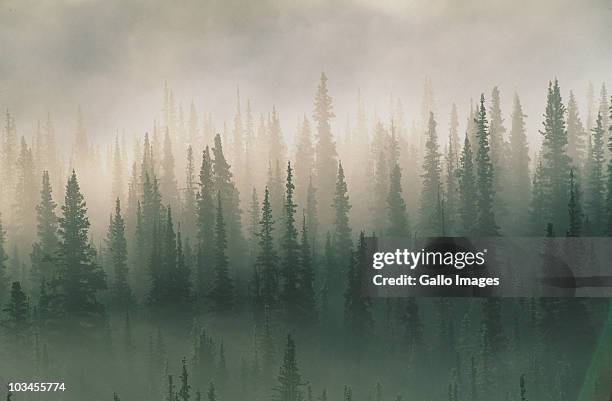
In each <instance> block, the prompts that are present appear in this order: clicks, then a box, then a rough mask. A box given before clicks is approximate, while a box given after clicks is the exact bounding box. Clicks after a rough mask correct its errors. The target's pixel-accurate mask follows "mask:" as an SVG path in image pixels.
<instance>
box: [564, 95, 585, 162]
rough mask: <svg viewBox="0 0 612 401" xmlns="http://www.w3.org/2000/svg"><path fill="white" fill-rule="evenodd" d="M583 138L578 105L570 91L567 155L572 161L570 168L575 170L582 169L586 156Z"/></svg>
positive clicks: (583, 133)
mask: <svg viewBox="0 0 612 401" xmlns="http://www.w3.org/2000/svg"><path fill="white" fill-rule="evenodd" d="M585 136H586V133H585V132H584V127H583V125H582V121H581V120H580V115H579V111H578V104H577V102H576V98H575V97H574V93H573V92H572V91H570V93H569V100H568V101H567V155H568V156H569V157H570V159H571V160H572V166H573V167H574V168H575V169H582V167H583V165H584V161H585V160H584V159H585V157H587V156H588V155H585V138H584V137H585Z"/></svg>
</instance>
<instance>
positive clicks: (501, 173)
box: [489, 86, 509, 214]
mask: <svg viewBox="0 0 612 401" xmlns="http://www.w3.org/2000/svg"><path fill="white" fill-rule="evenodd" d="M490 117H491V124H490V127H489V149H490V152H489V153H490V159H491V165H492V166H493V171H494V172H495V174H494V176H493V189H494V191H495V194H494V200H493V202H494V208H495V210H496V211H497V214H505V202H504V198H505V188H506V186H505V184H506V182H507V177H506V174H507V173H508V172H509V171H508V160H507V159H508V152H507V150H508V146H507V143H506V140H505V134H506V127H504V119H503V117H502V111H501V99H500V94H499V88H498V87H497V86H496V87H494V88H493V91H492V92H491V107H490ZM500 212H501V213H500Z"/></svg>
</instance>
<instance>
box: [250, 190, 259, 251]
mask: <svg viewBox="0 0 612 401" xmlns="http://www.w3.org/2000/svg"><path fill="white" fill-rule="evenodd" d="M250 206H251V207H250V210H249V231H248V232H249V238H248V240H249V256H250V258H251V260H255V257H256V255H257V242H258V241H257V233H259V210H260V206H259V197H258V196H257V190H256V189H255V188H253V191H252V192H251V205H250Z"/></svg>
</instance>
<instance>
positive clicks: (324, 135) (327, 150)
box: [313, 73, 338, 226]
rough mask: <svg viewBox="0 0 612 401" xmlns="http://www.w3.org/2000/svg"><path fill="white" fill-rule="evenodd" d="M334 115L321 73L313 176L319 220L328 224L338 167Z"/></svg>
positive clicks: (315, 115) (316, 108)
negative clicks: (314, 178) (333, 127)
mask: <svg viewBox="0 0 612 401" xmlns="http://www.w3.org/2000/svg"><path fill="white" fill-rule="evenodd" d="M334 117H335V114H334V112H333V109H332V98H331V96H329V93H328V90H327V76H326V75H325V74H324V73H321V79H320V81H319V86H318V88H317V93H316V95H315V100H314V114H313V118H314V120H315V121H316V123H317V143H316V146H315V153H316V156H315V177H316V187H317V190H318V196H319V204H320V205H323V207H322V209H321V211H320V212H321V217H320V222H321V224H323V225H324V226H328V225H329V224H330V223H332V222H333V215H332V214H331V210H328V208H327V207H328V205H331V204H332V202H333V199H334V185H335V182H334V177H335V176H336V171H337V168H338V164H337V161H336V159H337V156H338V154H337V152H336V144H335V142H334V139H333V136H332V132H331V125H330V120H331V119H332V118H334Z"/></svg>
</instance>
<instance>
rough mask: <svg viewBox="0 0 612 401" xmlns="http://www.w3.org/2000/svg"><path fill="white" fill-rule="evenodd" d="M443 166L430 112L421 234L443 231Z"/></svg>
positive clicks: (424, 160) (421, 209) (421, 210)
mask: <svg viewBox="0 0 612 401" xmlns="http://www.w3.org/2000/svg"><path fill="white" fill-rule="evenodd" d="M441 171H442V170H441V166H440V151H439V146H438V134H437V133H436V121H435V120H434V115H433V113H430V114H429V124H428V128H427V142H426V143H425V157H424V159H423V174H422V175H421V177H422V178H423V189H422V190H421V205H420V207H419V215H420V224H419V227H420V235H422V236H425V237H427V236H436V235H438V234H440V232H441V224H440V223H441V221H440V216H439V215H438V209H437V208H436V205H437V204H438V199H439V197H440V191H441V189H442V188H441V179H440V173H441Z"/></svg>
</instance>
